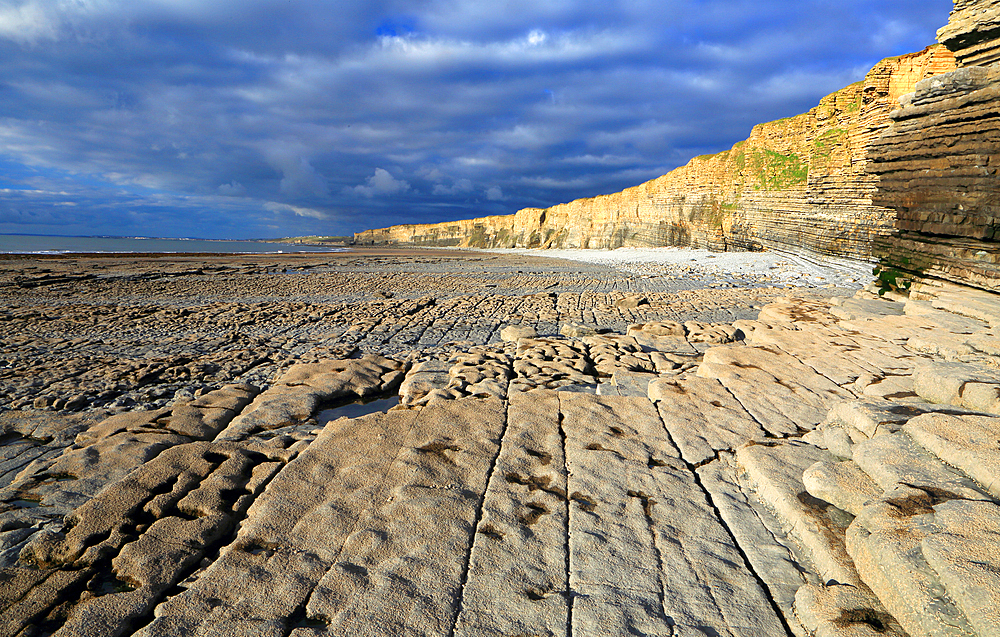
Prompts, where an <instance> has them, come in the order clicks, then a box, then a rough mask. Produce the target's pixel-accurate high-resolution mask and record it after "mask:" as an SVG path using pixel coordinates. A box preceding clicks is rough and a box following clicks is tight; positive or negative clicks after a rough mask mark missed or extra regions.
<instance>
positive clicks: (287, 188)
mask: <svg viewBox="0 0 1000 637" xmlns="http://www.w3.org/2000/svg"><path fill="white" fill-rule="evenodd" d="M299 152H301V151H300V148H299V144H291V145H290V147H281V146H279V147H277V148H274V149H271V150H270V151H269V153H268V154H269V157H268V161H269V162H270V164H271V166H273V167H274V168H275V169H276V170H279V171H281V173H282V178H281V192H283V193H285V194H286V195H292V196H301V195H315V196H319V197H323V196H326V195H327V194H329V188H328V187H327V184H326V179H325V178H324V177H323V175H321V174H319V173H318V172H316V169H315V168H313V166H312V164H310V163H309V160H308V159H306V158H305V157H304V156H302V155H300V154H299Z"/></svg>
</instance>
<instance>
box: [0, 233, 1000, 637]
mask: <svg viewBox="0 0 1000 637" xmlns="http://www.w3.org/2000/svg"><path fill="white" fill-rule="evenodd" d="M639 267H640V266H638V265H636V264H635V263H632V264H631V265H630V266H629V268H628V269H627V270H625V269H616V268H615V267H611V266H609V265H607V264H594V263H585V262H580V261H563V260H556V259H550V258H542V257H537V256H532V255H516V254H513V255H512V254H484V253H473V252H459V251H449V252H443V251H429V250H428V251H416V250H401V251H387V250H381V251H357V252H349V253H341V254H335V255H279V256H244V255H229V256H219V257H184V256H177V255H173V256H170V257H158V258H157V257H140V256H134V257H130V256H122V255H118V256H115V257H97V256H76V257H61V258H53V259H44V258H37V257H25V258H7V259H3V260H0V298H2V301H3V303H2V306H0V307H2V309H0V325H2V326H3V328H4V329H3V330H2V331H0V342H2V348H0V352H2V353H0V356H2V358H3V360H0V409H2V411H0V431H2V438H0V635H12V636H13V635H17V636H24V637H28V636H33V637H34V636H41V635H60V636H63V635H67V636H68V635H74V636H81V637H82V636H87V637H103V636H117V635H143V636H157V635H185V636H187V635H206V636H207V635H247V636H249V635H255V636H256V635H260V636H265V635H267V636H275V637H277V636H293V637H312V636H314V635H442V636H444V635H447V636H452V635H469V636H472V635H477V636H478V635H489V636H504V637H515V636H524V637H526V636H529V635H560V636H566V637H569V636H570V635H574V636H578V635H594V636H597V635H664V636H666V635H677V636H694V635H705V636H710V637H721V636H730V635H741V636H748V637H749V636H758V635H768V636H769V635H796V636H805V635H816V636H822V637H828V636H845V637H847V636H850V637H862V636H867V637H871V636H875V635H896V636H902V635H907V634H909V635H912V636H914V637H917V636H925V635H926V636H935V637H937V636H973V635H979V636H987V635H1000V300H998V297H997V296H996V295H995V294H991V293H989V292H983V291H976V290H971V289H968V288H963V287H960V286H957V285H953V284H947V283H941V284H935V283H931V282H923V283H915V284H914V285H913V286H911V288H910V290H909V295H908V297H904V296H901V295H899V294H895V293H890V294H888V295H887V296H888V297H889V298H886V297H879V296H877V295H875V294H873V293H871V292H868V291H865V290H857V289H847V288H838V287H820V286H823V285H833V283H828V282H823V281H820V280H817V276H816V275H811V278H809V277H800V280H798V281H796V282H791V281H789V277H788V276H784V277H783V278H778V277H774V276H769V275H767V274H766V273H764V274H761V273H756V274H754V273H746V272H744V273H743V274H740V275H738V276H737V275H735V274H734V275H732V276H729V275H726V274H725V273H723V272H720V271H718V270H715V271H712V272H708V271H706V270H705V269H704V268H701V267H700V266H699V264H698V263H696V262H695V263H692V264H691V265H690V266H689V267H688V268H687V269H683V268H680V267H671V268H662V267H651V268H650V269H649V270H648V271H646V272H647V273H645V274H643V273H641V272H640V271H638V270H637V268H639ZM830 280H833V278H832V277H831V279H830ZM695 282H696V283H695ZM778 283H780V285H779V284H778ZM365 412H368V413H365Z"/></svg>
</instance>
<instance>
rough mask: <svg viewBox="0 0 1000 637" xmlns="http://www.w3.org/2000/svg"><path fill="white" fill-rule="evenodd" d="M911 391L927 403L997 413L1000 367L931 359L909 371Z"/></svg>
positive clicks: (999, 394)
mask: <svg viewBox="0 0 1000 637" xmlns="http://www.w3.org/2000/svg"><path fill="white" fill-rule="evenodd" d="M913 381H914V382H913V386H914V391H915V392H916V393H917V395H919V396H920V397H921V398H923V399H924V400H926V401H928V402H930V403H937V404H945V405H957V406H960V407H965V408H967V409H974V410H979V411H985V412H988V413H995V414H1000V370H996V369H993V368H989V367H986V366H984V365H975V364H969V363H944V362H931V363H927V364H925V365H921V366H920V367H918V368H917V370H916V371H915V372H914V374H913Z"/></svg>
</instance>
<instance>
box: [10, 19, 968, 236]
mask: <svg viewBox="0 0 1000 637" xmlns="http://www.w3.org/2000/svg"><path fill="white" fill-rule="evenodd" d="M951 6H952V3H951V2H950V1H949V0H884V1H881V2H876V1H875V0H843V1H842V2H839V3H829V2H820V1H819V0H800V1H798V2H789V1H788V0H780V1H779V0H755V1H753V2H751V1H750V0H725V1H723V0H667V1H663V0H660V1H659V2H653V1H652V0H602V1H597V0H577V1H575V2H571V1H569V0H533V1H528V0H508V1H507V2H504V3H494V4H492V5H487V4H483V3H477V2H473V1H472V0H386V1H383V2H375V3H372V2H359V1H357V0H344V1H343V2H340V3H337V5H336V8H335V9H334V8H330V6H329V5H327V4H326V3H322V2H318V1H316V0H297V1H295V2H287V1H286V2H276V1H274V0H243V1H242V2H233V1H231V0H218V1H217V2H213V3H204V2H194V1H192V0H136V1H133V2H129V3H125V2H122V1H121V0H0V59H2V60H3V62H2V64H0V92H2V96H3V99H2V102H0V104H2V108H0V175H2V177H0V233H26V234H63V235H74V234H76V235H80V234H87V235H90V234H95V235H97V234H100V235H125V236H128V235H144V236H161V237H203V238H268V237H270V238H273V237H284V236H300V235H316V234H320V235H343V234H350V233H352V232H356V231H361V230H364V229H367V228H378V227H385V226H389V225H394V224H400V223H432V222H438V221H447V220H454V219H465V218H471V217H479V216H485V215H495V214H512V213H514V212H516V211H517V210H518V209H520V208H524V207H529V206H538V207H547V206H551V205H554V204H557V203H562V202H566V201H571V200H573V199H576V198H580V197H588V196H594V195H598V194H602V193H607V192H616V191H619V190H622V189H623V188H626V187H629V186H634V185H637V184H639V183H642V182H644V181H647V180H649V179H652V178H655V177H657V176H659V175H662V174H665V173H666V172H668V171H670V170H672V169H673V168H675V167H677V166H680V165H683V164H685V163H687V161H688V160H689V159H690V158H691V157H693V156H696V155H700V154H705V153H713V152H718V151H721V150H725V149H728V148H729V147H731V146H732V145H733V143H735V142H736V141H739V140H740V139H744V138H745V137H746V136H747V135H748V134H749V132H750V128H751V127H752V126H753V125H754V124H757V123H760V122H764V121H770V120H774V119H778V118H781V117H787V116H790V115H794V114H797V113H801V112H804V111H806V110H808V109H809V108H811V107H813V106H815V105H816V104H817V103H818V101H819V99H820V98H821V97H822V96H824V95H826V94H828V93H830V92H832V91H835V90H837V89H839V88H841V87H843V86H846V85H848V84H850V83H852V82H855V81H858V80H860V79H861V78H862V77H863V76H864V74H865V73H866V72H867V71H868V70H869V69H870V68H871V67H872V66H873V65H874V64H875V63H876V62H878V61H879V60H880V59H882V58H885V57H889V56H894V55H901V54H904V53H909V52H913V51H919V50H921V49H923V48H924V47H925V46H927V45H930V44H933V42H934V33H935V31H936V29H937V28H939V27H941V26H943V25H944V24H945V23H946V22H947V19H948V13H949V11H950V10H951Z"/></svg>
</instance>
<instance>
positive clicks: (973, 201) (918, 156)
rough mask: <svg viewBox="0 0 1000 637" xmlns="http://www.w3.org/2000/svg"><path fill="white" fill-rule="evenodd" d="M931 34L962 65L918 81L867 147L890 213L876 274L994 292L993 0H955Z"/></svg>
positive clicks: (999, 266) (998, 95) (999, 84)
mask: <svg viewBox="0 0 1000 637" xmlns="http://www.w3.org/2000/svg"><path fill="white" fill-rule="evenodd" d="M938 39H939V40H940V41H941V42H942V43H943V44H944V45H946V46H947V47H948V48H950V49H951V50H952V52H953V53H954V54H955V57H956V59H957V60H958V61H959V65H960V66H961V68H959V69H958V70H956V71H953V72H951V73H947V74H945V75H941V76H937V77H934V78H931V79H928V80H924V81H922V82H919V83H918V84H917V85H916V91H915V93H913V94H912V95H908V96H905V97H904V98H903V100H902V108H901V109H899V110H898V111H896V112H895V113H893V114H892V115H891V116H890V117H891V125H890V127H889V129H888V131H887V133H886V134H885V135H884V136H883V137H881V138H880V139H878V140H877V141H876V142H875V143H874V145H873V147H872V151H871V158H872V161H871V171H872V173H873V174H874V175H875V176H877V177H878V178H879V185H878V191H877V193H876V195H875V197H874V201H875V203H876V204H879V205H882V206H886V207H889V208H892V209H894V210H895V212H896V217H897V220H896V224H895V225H896V232H894V233H892V234H891V235H890V236H888V237H885V238H883V239H881V240H879V241H878V242H877V245H876V248H875V252H876V256H878V257H879V258H880V263H881V269H882V275H881V278H882V279H883V281H884V282H885V283H886V284H887V285H888V286H890V287H894V286H899V287H905V286H906V285H907V280H909V279H910V278H912V277H913V276H914V275H917V276H931V277H937V278H943V279H948V280H951V281H955V282H958V283H963V284H967V285H973V286H976V287H980V288H983V289H987V290H992V291H994V292H1000V179H998V175H997V168H998V165H1000V156H998V155H997V152H998V148H1000V112H998V108H997V105H998V104H1000V2H998V1H997V0H979V1H972V0H956V2H955V10H954V11H953V12H952V14H951V20H950V22H949V23H948V25H947V26H945V27H944V28H942V29H941V30H940V31H938Z"/></svg>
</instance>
